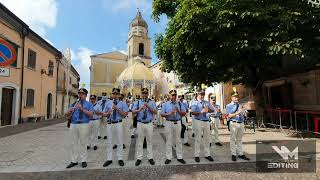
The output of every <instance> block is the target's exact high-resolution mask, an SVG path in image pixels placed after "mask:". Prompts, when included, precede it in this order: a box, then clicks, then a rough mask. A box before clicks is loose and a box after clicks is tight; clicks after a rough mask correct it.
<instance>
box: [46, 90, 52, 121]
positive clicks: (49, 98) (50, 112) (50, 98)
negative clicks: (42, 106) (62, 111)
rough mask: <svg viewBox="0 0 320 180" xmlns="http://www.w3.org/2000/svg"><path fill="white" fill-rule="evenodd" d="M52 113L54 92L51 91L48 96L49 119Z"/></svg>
mask: <svg viewBox="0 0 320 180" xmlns="http://www.w3.org/2000/svg"><path fill="white" fill-rule="evenodd" d="M51 114H52V94H51V93H49V94H48V97H47V119H50V118H51Z"/></svg>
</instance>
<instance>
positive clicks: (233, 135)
mask: <svg viewBox="0 0 320 180" xmlns="http://www.w3.org/2000/svg"><path fill="white" fill-rule="evenodd" d="M243 131H244V124H243V123H236V122H232V121H230V150H231V155H234V156H236V155H239V156H241V155H243V151H242V136H243Z"/></svg>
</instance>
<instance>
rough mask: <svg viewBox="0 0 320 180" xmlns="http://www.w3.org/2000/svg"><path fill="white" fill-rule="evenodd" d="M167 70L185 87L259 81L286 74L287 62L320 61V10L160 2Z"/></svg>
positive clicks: (213, 1)
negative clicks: (226, 82)
mask: <svg viewBox="0 0 320 180" xmlns="http://www.w3.org/2000/svg"><path fill="white" fill-rule="evenodd" d="M152 7H153V18H154V19H155V20H156V21H158V20H159V17H160V16H161V15H163V14H165V15H167V16H168V18H169V22H168V25H167V28H166V31H165V33H164V34H159V35H157V36H156V40H155V44H156V45H155V52H156V55H157V56H158V57H159V58H160V60H162V61H163V63H162V70H163V71H167V72H170V71H175V72H176V73H177V74H178V75H179V76H180V79H181V80H182V81H183V82H185V83H193V84H200V83H207V84H210V83H212V82H225V81H230V80H232V81H236V82H240V83H244V84H245V85H248V86H251V87H255V86H256V85H257V84H259V83H258V82H259V81H260V82H261V81H263V80H267V79H270V78H275V77H279V76H282V75H285V74H286V73H288V72H286V71H285V70H284V67H283V63H282V62H283V59H290V60H291V61H296V63H298V64H299V63H302V64H304V63H314V62H315V61H318V60H319V54H320V53H319V45H320V39H319V37H320V23H319V22H320V8H314V7H312V6H310V5H309V4H308V3H307V1H304V0H192V1H190V0H172V1H171V0H154V1H153V6H152Z"/></svg>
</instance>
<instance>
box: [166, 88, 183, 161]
mask: <svg viewBox="0 0 320 180" xmlns="http://www.w3.org/2000/svg"><path fill="white" fill-rule="evenodd" d="M169 94H170V101H168V102H166V103H165V104H163V106H162V111H161V116H163V117H165V118H166V122H165V133H166V158H167V159H166V161H165V164H169V163H170V162H171V159H172V140H173V138H174V139H175V144H176V153H177V159H178V161H179V162H180V163H182V164H185V163H186V162H185V160H184V159H183V152H182V142H181V138H180V135H181V117H182V116H185V115H186V112H187V110H186V108H185V106H184V105H182V104H179V102H177V91H176V90H171V91H170V92H169Z"/></svg>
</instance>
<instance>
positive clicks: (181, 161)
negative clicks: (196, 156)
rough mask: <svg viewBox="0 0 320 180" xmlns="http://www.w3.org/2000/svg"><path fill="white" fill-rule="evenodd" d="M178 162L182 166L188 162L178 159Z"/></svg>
mask: <svg viewBox="0 0 320 180" xmlns="http://www.w3.org/2000/svg"><path fill="white" fill-rule="evenodd" d="M178 161H179V162H180V163H181V164H185V163H186V161H185V160H183V159H178Z"/></svg>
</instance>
